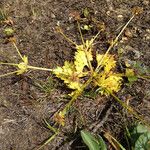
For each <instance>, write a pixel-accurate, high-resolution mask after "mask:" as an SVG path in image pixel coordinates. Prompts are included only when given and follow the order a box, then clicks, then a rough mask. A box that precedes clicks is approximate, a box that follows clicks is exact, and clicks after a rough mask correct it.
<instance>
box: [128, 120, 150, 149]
mask: <svg viewBox="0 0 150 150" xmlns="http://www.w3.org/2000/svg"><path fill="white" fill-rule="evenodd" d="M127 131H128V130H127ZM127 133H128V138H129V141H130V143H131V149H132V150H150V130H149V129H148V128H147V127H146V126H145V125H142V124H139V123H138V124H136V125H134V126H133V127H132V128H129V131H128V132H127Z"/></svg>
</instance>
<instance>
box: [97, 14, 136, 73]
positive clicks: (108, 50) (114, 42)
mask: <svg viewBox="0 0 150 150" xmlns="http://www.w3.org/2000/svg"><path fill="white" fill-rule="evenodd" d="M134 17H135V15H133V16H132V17H131V18H130V19H129V21H128V22H127V23H126V24H125V25H124V27H123V28H122V29H121V31H120V33H119V34H118V35H117V37H116V38H115V39H114V41H113V42H112V43H111V44H110V46H109V48H108V49H107V51H106V53H105V54H104V56H103V58H102V59H101V61H100V63H99V65H98V66H97V68H96V69H95V71H96V72H99V70H100V69H101V67H102V66H101V64H102V62H103V60H104V58H105V57H106V56H107V54H108V53H109V52H110V50H111V49H112V48H113V47H114V45H115V44H116V43H117V41H118V39H119V37H120V36H121V34H122V33H123V32H124V30H125V29H126V27H127V26H128V25H129V23H130V22H131V21H132V20H133V18H134Z"/></svg>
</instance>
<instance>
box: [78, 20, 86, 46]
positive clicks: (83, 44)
mask: <svg viewBox="0 0 150 150" xmlns="http://www.w3.org/2000/svg"><path fill="white" fill-rule="evenodd" d="M77 24H78V30H79V33H80V37H81V41H82V44H83V46H85V42H84V39H83V35H82V32H81V28H80V23H79V21H77Z"/></svg>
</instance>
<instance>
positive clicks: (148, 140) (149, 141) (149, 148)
mask: <svg viewBox="0 0 150 150" xmlns="http://www.w3.org/2000/svg"><path fill="white" fill-rule="evenodd" d="M134 150H150V132H145V133H144V134H142V135H140V137H139V138H138V140H137V141H136V143H135V147H134Z"/></svg>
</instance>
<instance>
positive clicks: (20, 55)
mask: <svg viewBox="0 0 150 150" xmlns="http://www.w3.org/2000/svg"><path fill="white" fill-rule="evenodd" d="M12 43H13V45H14V47H15V49H16V50H17V53H18V54H19V56H20V58H21V59H22V60H23V57H22V55H21V53H20V51H19V49H18V47H17V45H16V44H15V42H12ZM23 61H24V60H23Z"/></svg>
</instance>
